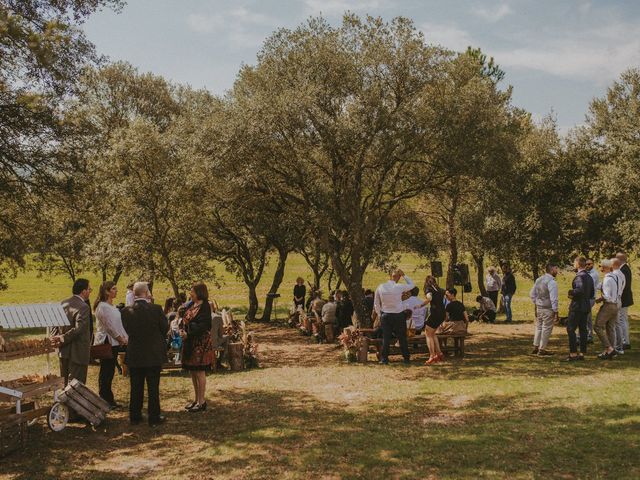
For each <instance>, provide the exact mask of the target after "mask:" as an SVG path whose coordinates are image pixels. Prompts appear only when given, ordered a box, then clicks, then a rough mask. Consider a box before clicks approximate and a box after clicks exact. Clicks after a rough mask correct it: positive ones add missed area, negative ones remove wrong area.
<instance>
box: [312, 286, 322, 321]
mask: <svg viewBox="0 0 640 480" xmlns="http://www.w3.org/2000/svg"><path fill="white" fill-rule="evenodd" d="M324 304H325V301H324V300H323V299H322V292H321V291H320V290H318V291H316V293H315V297H314V298H313V300H312V301H311V314H312V317H314V319H315V320H316V321H318V322H320V321H322V307H324Z"/></svg>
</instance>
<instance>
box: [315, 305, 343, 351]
mask: <svg viewBox="0 0 640 480" xmlns="http://www.w3.org/2000/svg"><path fill="white" fill-rule="evenodd" d="M337 309H338V304H337V303H336V300H335V298H334V296H333V295H329V301H328V302H327V303H325V304H324V305H323V306H322V311H321V316H322V323H321V325H318V333H317V340H318V342H319V343H320V342H322V341H324V340H325V325H329V324H330V325H331V326H332V327H331V328H335V324H336V311H337Z"/></svg>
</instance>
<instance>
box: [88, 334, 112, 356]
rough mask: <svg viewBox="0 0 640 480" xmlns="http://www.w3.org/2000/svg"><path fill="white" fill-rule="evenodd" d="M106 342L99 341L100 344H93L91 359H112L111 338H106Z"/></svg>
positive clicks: (90, 352)
mask: <svg viewBox="0 0 640 480" xmlns="http://www.w3.org/2000/svg"><path fill="white" fill-rule="evenodd" d="M105 342H106V343H99V344H98V345H91V348H90V349H89V357H90V359H91V360H110V359H112V358H113V350H112V348H111V344H110V343H109V339H108V338H107V339H106V340H105Z"/></svg>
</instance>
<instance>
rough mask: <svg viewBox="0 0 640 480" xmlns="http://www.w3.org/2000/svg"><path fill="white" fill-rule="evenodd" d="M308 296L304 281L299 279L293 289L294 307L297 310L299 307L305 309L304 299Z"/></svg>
mask: <svg viewBox="0 0 640 480" xmlns="http://www.w3.org/2000/svg"><path fill="white" fill-rule="evenodd" d="M306 296H307V287H305V286H304V279H303V278H302V277H298V278H297V279H296V285H295V286H294V287H293V305H294V307H295V308H294V309H295V310H298V307H302V308H304V297H306Z"/></svg>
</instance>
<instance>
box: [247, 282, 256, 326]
mask: <svg viewBox="0 0 640 480" xmlns="http://www.w3.org/2000/svg"><path fill="white" fill-rule="evenodd" d="M247 287H249V310H247V320H248V321H249V322H253V321H255V319H256V313H257V312H258V295H257V294H256V284H255V283H247Z"/></svg>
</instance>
